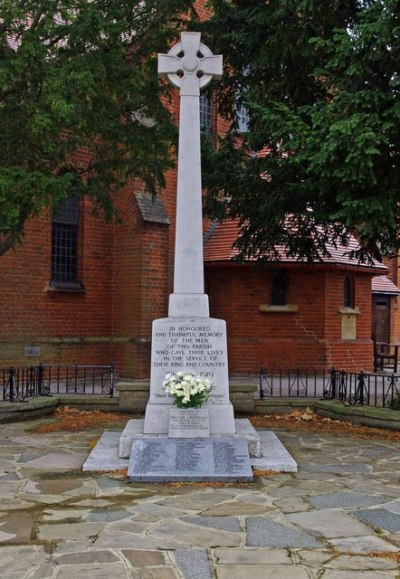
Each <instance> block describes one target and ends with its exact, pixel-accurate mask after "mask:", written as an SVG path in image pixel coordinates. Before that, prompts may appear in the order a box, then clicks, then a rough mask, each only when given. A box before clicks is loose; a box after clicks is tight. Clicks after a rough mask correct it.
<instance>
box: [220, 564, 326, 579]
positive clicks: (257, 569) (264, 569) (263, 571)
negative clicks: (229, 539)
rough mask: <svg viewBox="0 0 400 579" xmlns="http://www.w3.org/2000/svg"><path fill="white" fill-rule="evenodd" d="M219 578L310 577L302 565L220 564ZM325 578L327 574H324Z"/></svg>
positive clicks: (269, 578)
mask: <svg viewBox="0 0 400 579" xmlns="http://www.w3.org/2000/svg"><path fill="white" fill-rule="evenodd" d="M216 570H217V579H244V578H246V579H247V578H250V577H251V579H309V578H310V575H309V573H308V570H307V569H306V568H304V567H301V566H300V565H296V567H288V566H287V565H237V566H233V565H218V566H217V567H216ZM324 579H325V576H324Z"/></svg>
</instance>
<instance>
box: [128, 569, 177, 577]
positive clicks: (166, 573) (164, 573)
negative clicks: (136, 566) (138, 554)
mask: <svg viewBox="0 0 400 579" xmlns="http://www.w3.org/2000/svg"><path fill="white" fill-rule="evenodd" d="M130 579H182V576H181V575H179V576H178V575H177V573H176V571H175V570H174V569H173V568H172V567H160V568H158V569H157V568H155V569H151V570H150V569H146V570H145V571H131V574H130Z"/></svg>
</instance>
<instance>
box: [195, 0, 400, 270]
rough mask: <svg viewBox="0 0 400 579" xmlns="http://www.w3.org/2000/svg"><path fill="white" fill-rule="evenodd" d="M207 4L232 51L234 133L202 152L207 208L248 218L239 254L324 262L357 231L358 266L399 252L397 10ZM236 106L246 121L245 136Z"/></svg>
mask: <svg viewBox="0 0 400 579" xmlns="http://www.w3.org/2000/svg"><path fill="white" fill-rule="evenodd" d="M211 4H212V7H213V10H214V17H213V18H212V19H211V20H210V22H208V23H206V24H205V29H204V32H205V33H207V35H208V41H209V44H210V45H212V46H213V51H214V53H222V54H223V55H224V63H225V72H224V81H223V84H222V85H221V88H217V90H218V91H219V92H218V93H217V98H218V103H219V107H220V110H221V111H222V112H223V114H224V115H225V116H226V117H227V118H230V119H231V120H232V129H231V131H230V132H229V134H228V135H227V136H226V138H225V139H223V140H222V141H221V142H220V146H219V148H218V150H217V151H215V152H211V151H210V150H208V152H207V154H206V155H205V161H204V167H205V169H206V175H205V183H206V184H207V186H208V188H209V191H210V195H209V197H208V200H207V209H208V212H209V213H210V214H211V215H213V216H214V217H217V218H223V217H224V216H225V215H226V214H227V212H229V216H230V217H239V218H240V221H241V224H242V226H243V229H242V234H241V236H240V238H239V240H238V247H239V249H240V250H241V256H242V258H248V257H259V256H260V255H263V256H264V257H265V258H267V259H270V258H276V257H277V254H276V251H275V248H276V246H277V245H284V246H286V248H287V251H288V253H289V255H295V256H299V257H301V258H305V259H308V260H318V259H320V258H321V255H323V254H324V253H325V252H326V244H327V243H328V242H331V243H334V244H335V243H339V242H340V243H345V244H346V243H347V242H348V240H349V236H350V234H355V236H356V237H357V238H358V240H359V241H360V244H361V250H360V251H359V252H357V256H358V257H359V259H361V260H365V259H368V254H372V255H374V256H375V257H378V258H381V257H382V256H383V255H385V254H393V252H394V251H395V250H396V249H398V248H399V245H400V203H399V201H400V195H399V191H400V70H399V69H400V4H399V2H398V1H397V0H335V1H327V0H318V1H313V0H290V1H289V0H277V1H274V2H268V1H267V2H259V1H258V0H211ZM238 100H239V103H240V102H242V103H245V104H246V106H247V107H248V109H249V113H250V131H249V133H248V134H245V135H241V136H240V135H238V133H237V130H236V126H235V123H234V110H235V106H237V104H236V103H237V101H238ZM238 143H240V146H238ZM260 151H261V152H260ZM254 152H258V154H254ZM224 169H225V170H224Z"/></svg>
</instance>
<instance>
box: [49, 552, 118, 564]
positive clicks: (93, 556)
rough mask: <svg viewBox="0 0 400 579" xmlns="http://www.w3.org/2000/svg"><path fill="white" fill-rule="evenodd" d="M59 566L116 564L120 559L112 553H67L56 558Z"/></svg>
mask: <svg viewBox="0 0 400 579" xmlns="http://www.w3.org/2000/svg"><path fill="white" fill-rule="evenodd" d="M54 560H55V561H56V562H57V564H58V565H87V564H88V563H114V562H115V561H119V559H118V557H117V556H116V555H115V554H114V553H112V552H111V551H91V552H83V553H67V554H65V555H58V556H57V557H55V558H54Z"/></svg>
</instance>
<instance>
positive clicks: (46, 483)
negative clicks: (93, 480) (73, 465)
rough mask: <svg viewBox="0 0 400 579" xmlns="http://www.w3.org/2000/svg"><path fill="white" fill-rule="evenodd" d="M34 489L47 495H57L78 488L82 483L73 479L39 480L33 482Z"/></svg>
mask: <svg viewBox="0 0 400 579" xmlns="http://www.w3.org/2000/svg"><path fill="white" fill-rule="evenodd" d="M35 484H36V489H37V490H38V491H39V492H41V493H44V494H47V495H57V494H59V493H65V492H67V491H70V490H72V489H76V488H80V487H81V486H82V484H83V481H80V480H73V479H52V480H39V481H37V482H35Z"/></svg>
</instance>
